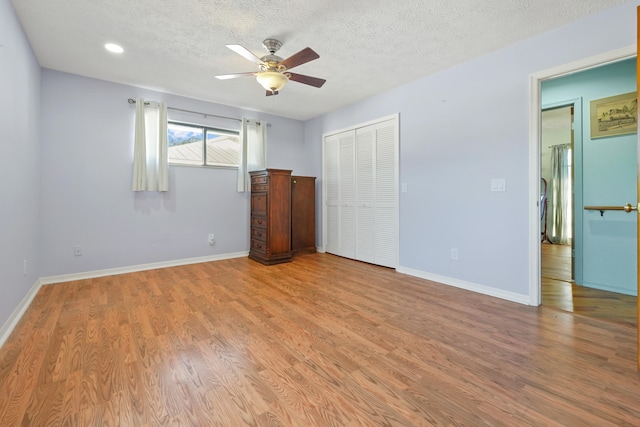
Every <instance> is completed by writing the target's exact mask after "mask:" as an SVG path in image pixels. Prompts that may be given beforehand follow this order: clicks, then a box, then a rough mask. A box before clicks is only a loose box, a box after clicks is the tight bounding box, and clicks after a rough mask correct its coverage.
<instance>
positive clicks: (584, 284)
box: [532, 49, 637, 324]
mask: <svg viewBox="0 0 640 427" xmlns="http://www.w3.org/2000/svg"><path fill="white" fill-rule="evenodd" d="M628 51H629V52H628V53H631V49H628ZM633 53H635V52H633ZM616 54H619V52H617V53H616ZM634 56H635V55H631V54H629V55H628V56H627V55H625V57H617V58H614V57H610V59H609V60H604V58H597V59H595V60H594V61H593V62H592V63H591V64H586V61H585V62H583V65H582V66H581V67H577V68H574V69H570V70H569V69H567V68H565V69H564V70H563V71H562V72H558V73H557V74H554V73H552V72H550V73H548V74H547V75H546V76H544V78H539V79H536V78H535V76H534V80H537V83H538V85H539V86H538V88H537V90H538V92H537V93H536V94H535V95H537V96H536V97H537V98H538V100H539V104H538V107H537V108H538V114H539V115H538V117H536V118H535V120H536V121H537V123H538V126H540V127H539V128H538V129H539V133H538V141H536V142H537V144H536V145H537V154H538V156H539V158H538V159H537V160H538V162H539V163H538V165H537V169H538V173H539V175H538V177H537V178H538V179H539V180H540V183H539V189H540V194H541V198H540V202H539V203H540V204H541V205H540V206H539V208H542V207H543V205H542V200H543V196H542V194H544V182H545V181H547V200H549V203H550V204H551V203H552V202H551V199H553V198H554V196H552V195H551V194H550V193H552V192H553V191H554V190H550V188H551V185H549V183H550V182H549V181H551V179H549V176H550V172H549V171H548V168H549V165H548V159H547V163H546V164H545V156H546V157H551V154H550V153H549V152H546V151H547V150H550V149H554V150H555V151H556V152H562V151H563V150H560V148H561V147H559V146H565V150H564V151H565V166H564V167H565V168H566V169H567V172H568V171H569V170H572V171H574V172H575V173H576V174H577V177H576V181H577V182H576V186H577V193H576V194H575V197H574V198H573V200H574V203H573V204H569V206H570V207H571V208H573V209H568V211H571V212H572V214H573V215H575V216H574V221H571V225H572V227H571V226H570V227H566V226H567V225H568V224H566V222H567V221H565V220H561V221H560V225H562V226H565V228H566V230H567V231H565V232H564V233H562V232H561V233H560V234H561V236H560V238H558V236H557V235H556V234H557V233H556V231H557V230H550V228H553V227H556V226H557V225H556V224H553V223H554V221H556V220H557V218H554V216H555V215H557V213H555V212H551V209H547V211H546V214H547V220H546V222H545V221H544V220H540V223H539V232H540V233H541V234H539V235H538V236H539V237H538V244H537V246H538V249H539V252H538V262H539V264H538V266H539V267H538V268H540V270H538V272H539V277H538V279H537V280H538V281H539V282H538V283H539V290H540V292H541V293H540V294H539V298H540V300H539V301H541V302H542V304H544V305H547V306H556V308H560V309H563V310H568V311H573V312H576V313H581V314H585V315H588V316H593V317H600V318H606V319H608V320H612V321H618V322H623V323H630V324H635V322H636V301H637V298H636V297H635V295H630V294H629V293H630V292H629V290H628V289H624V286H625V280H622V279H620V277H622V276H621V275H619V274H618V273H619V271H621V269H620V268H616V269H615V270H614V269H613V268H611V267H612V266H613V264H615V263H618V262H619V259H620V258H621V257H631V256H632V257H635V254H632V255H630V254H631V252H632V251H631V250H629V249H628V248H627V249H625V251H620V253H618V254H616V257H613V256H610V257H608V258H607V256H608V255H609V253H611V252H613V251H617V250H618V248H617V247H616V245H617V246H619V245H620V243H622V244H625V243H627V242H626V241H625V240H624V236H623V233H618V235H615V234H611V233H612V231H613V226H614V225H615V226H616V227H623V226H624V227H627V226H628V224H626V223H624V221H626V220H627V219H631V217H630V216H629V217H628V218H623V217H622V216H615V214H613V215H608V217H607V218H603V217H601V215H600V214H598V215H592V213H589V212H586V211H584V209H583V206H586V205H593V204H596V205H600V204H607V205H608V204H615V203H616V202H614V201H610V202H606V203H602V202H601V199H603V198H604V199H607V197H609V196H611V194H610V193H613V192H614V190H615V189H617V188H618V187H620V186H619V185H612V183H613V181H611V182H607V181H608V179H609V178H610V177H615V176H616V174H618V172H619V171H618V170H617V168H618V167H619V165H620V163H616V162H618V160H616V162H614V161H613V160H614V157H615V156H616V154H615V153H616V150H619V149H620V147H623V146H624V145H625V144H628V142H627V141H625V140H623V138H615V139H613V138H609V139H606V140H605V139H594V138H593V137H592V136H591V135H590V132H589V124H590V122H589V119H590V117H589V102H590V101H591V100H593V99H598V98H603V97H606V96H610V95H613V94H617V93H623V92H629V91H633V90H636V88H635V69H634V70H633V73H630V74H633V76H632V80H633V87H630V86H628V87H627V86H624V84H621V83H620V82H622V81H627V80H629V78H627V77H625V76H626V74H627V73H626V71H625V67H627V68H628V64H629V63H630V62H635V61H634V60H633V59H634V58H633V57H634ZM625 63H626V64H627V65H625ZM616 64H617V65H616ZM568 67H570V66H568ZM621 69H622V70H623V71H624V72H621V71H620V70H621ZM602 70H606V71H602ZM611 70H613V72H611ZM568 75H569V76H568ZM609 75H613V76H615V78H616V80H615V81H612V80H607V76H609ZM572 76H579V77H577V78H573V77H572ZM603 76H604V79H603ZM560 77H563V78H560ZM596 77H597V79H596V80H594V78H596ZM625 79H626V80H625ZM567 81H569V82H570V83H569V85H568V86H564V88H563V87H562V86H563V85H566V82H567ZM625 84H626V83H625ZM566 87H570V90H565V88H566ZM534 89H535V88H534ZM549 89H550V90H551V91H552V92H553V91H555V92H554V93H553V96H549V95H548V93H549V92H545V91H546V90H549ZM571 90H573V91H574V92H571ZM576 90H577V91H576ZM567 92H569V95H567ZM545 94H546V95H545ZM532 95H533V94H532ZM563 96H564V98H563ZM570 97H575V98H576V100H575V101H574V102H573V105H574V106H576V107H577V108H580V107H582V111H585V113H584V115H585V116H586V117H584V116H582V113H581V112H580V111H579V114H576V115H575V127H576V133H579V132H582V135H577V136H576V138H575V147H573V146H572V145H571V141H570V139H571V130H570V128H569V127H570V124H569V125H568V126H566V127H565V128H563V130H562V132H561V133H562V134H563V135H564V136H563V138H561V139H560V140H557V141H554V140H551V141H549V140H548V139H547V138H546V135H545V133H547V132H548V127H549V123H548V122H549V121H553V119H554V118H553V116H554V115H555V114H559V115H563V116H564V117H565V122H567V120H566V116H567V115H568V116H570V112H571V106H570V104H571V103H569V102H566V101H564V102H562V101H560V100H562V99H565V100H566V99H567V98H570ZM582 97H584V99H582ZM550 99H551V101H549V100H550ZM544 101H546V102H544ZM554 103H555V105H553V104H554ZM550 104H552V105H550ZM540 106H544V107H545V110H546V111H541V110H540ZM547 107H551V108H547ZM565 108H566V109H567V110H566V111H565V110H564V109H565ZM567 113H568V114H567ZM581 116H582V117H581ZM569 123H570V121H569ZM556 124H557V123H556ZM552 125H553V123H552ZM552 127H553V126H552ZM558 132H560V131H558ZM635 138H637V136H636V135H634V136H633V139H634V141H635ZM567 140H569V141H567ZM633 144H634V145H635V142H633ZM572 148H574V149H572ZM598 150H599V151H598ZM569 153H570V155H568V154H569ZM596 153H597V155H596ZM556 154H558V153H556ZM606 156H611V161H609V160H607V158H606ZM574 157H575V160H574ZM619 157H620V158H621V157H622V156H619ZM626 157H632V158H635V157H636V155H635V154H634V155H633V156H631V155H630V154H629V153H627V154H626ZM606 162H608V163H609V164H608V165H605V163H606ZM556 163H557V164H561V163H562V162H561V161H556ZM634 164H635V161H634ZM605 166H606V167H607V168H608V169H606V170H605ZM634 173H635V172H634ZM591 174H594V175H591ZM565 176H566V174H565ZM594 176H596V177H597V178H593V177H594ZM542 178H545V180H542ZM629 181H631V180H625V181H624V182H629ZM620 182H623V181H620ZM634 191H635V190H634ZM618 198H619V197H618ZM625 198H627V197H625ZM616 200H617V199H616ZM567 203H569V202H565V204H567ZM623 203H624V202H620V204H623ZM552 224H553V225H552ZM545 225H546V233H545ZM627 231H628V230H627V229H626V228H625V233H624V234H626V235H629V234H632V233H627ZM563 234H564V235H563ZM633 234H634V235H635V233H633ZM605 237H606V239H605ZM576 240H577V241H578V242H577V245H576ZM613 242H615V243H616V245H613V244H611V245H610V246H609V247H606V244H610V243H613ZM570 245H576V246H574V247H573V248H571V247H570ZM574 254H576V256H575V258H574V257H573V255H574ZM596 254H597V256H596ZM574 259H575V262H573V261H572V260H574ZM631 261H634V262H633V263H632V262H630V261H629V260H626V261H625V263H624V264H623V263H622V262H620V264H621V265H622V269H624V268H625V267H626V266H630V265H631V264H635V259H632V260H631ZM607 269H609V270H607ZM550 279H551V281H553V282H554V283H555V284H556V285H557V284H558V283H561V284H562V285H563V286H554V287H549V286H548V285H549V281H550ZM609 279H610V281H609V282H607V280H609ZM572 280H573V281H572ZM630 282H633V287H634V289H633V290H631V291H635V288H636V283H637V278H636V276H635V274H634V277H632V278H631V277H629V278H627V279H626V283H627V284H628V283H630ZM621 284H622V285H621ZM611 291H613V292H611ZM625 293H626V295H625Z"/></svg>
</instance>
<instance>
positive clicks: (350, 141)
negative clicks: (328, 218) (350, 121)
mask: <svg viewBox="0 0 640 427" xmlns="http://www.w3.org/2000/svg"><path fill="white" fill-rule="evenodd" d="M339 146H340V154H339V155H340V159H339V163H340V167H339V174H340V180H339V188H338V194H339V197H340V226H339V233H340V239H339V252H338V255H342V256H345V257H348V258H355V253H356V244H355V242H356V212H355V202H356V185H355V160H356V159H355V132H353V131H349V132H345V133H344V134H340V138H339Z"/></svg>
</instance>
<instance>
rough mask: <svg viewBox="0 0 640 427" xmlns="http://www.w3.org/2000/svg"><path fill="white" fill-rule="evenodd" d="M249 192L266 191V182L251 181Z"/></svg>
mask: <svg viewBox="0 0 640 427" xmlns="http://www.w3.org/2000/svg"><path fill="white" fill-rule="evenodd" d="M251 192H252V193H266V192H267V184H254V183H251Z"/></svg>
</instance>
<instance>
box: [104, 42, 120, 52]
mask: <svg viewBox="0 0 640 427" xmlns="http://www.w3.org/2000/svg"><path fill="white" fill-rule="evenodd" d="M104 48H105V49H107V50H108V51H109V52H113V53H122V52H124V49H123V48H122V46H120V45H117V44H115V43H107V44H105V45H104Z"/></svg>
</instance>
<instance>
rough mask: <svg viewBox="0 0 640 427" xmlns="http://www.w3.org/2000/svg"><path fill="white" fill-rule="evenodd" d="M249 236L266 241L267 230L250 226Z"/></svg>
mask: <svg viewBox="0 0 640 427" xmlns="http://www.w3.org/2000/svg"><path fill="white" fill-rule="evenodd" d="M251 238H252V239H254V240H260V241H261V242H266V241H267V230H265V229H264V228H257V227H251Z"/></svg>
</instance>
